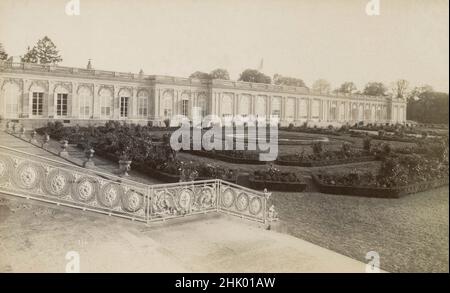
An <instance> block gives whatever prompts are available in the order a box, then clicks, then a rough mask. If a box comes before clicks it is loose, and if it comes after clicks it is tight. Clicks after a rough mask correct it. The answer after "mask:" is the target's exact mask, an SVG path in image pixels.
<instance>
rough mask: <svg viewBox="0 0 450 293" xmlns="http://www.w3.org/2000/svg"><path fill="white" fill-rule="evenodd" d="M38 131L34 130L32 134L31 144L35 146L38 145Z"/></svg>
mask: <svg viewBox="0 0 450 293" xmlns="http://www.w3.org/2000/svg"><path fill="white" fill-rule="evenodd" d="M36 134H37V133H36V130H33V131H32V132H31V134H30V135H31V138H30V142H31V143H33V144H35V143H37V141H36Z"/></svg>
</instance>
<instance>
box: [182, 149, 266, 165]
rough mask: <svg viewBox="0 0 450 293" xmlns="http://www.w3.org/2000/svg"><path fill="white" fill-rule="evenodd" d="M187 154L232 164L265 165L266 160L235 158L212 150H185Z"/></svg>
mask: <svg viewBox="0 0 450 293" xmlns="http://www.w3.org/2000/svg"><path fill="white" fill-rule="evenodd" d="M185 152H187V153H189V154H193V155H196V156H201V157H205V158H211V159H216V160H220V161H223V162H227V163H233V164H249V165H265V164H266V163H267V162H266V161H260V160H255V159H245V158H236V157H232V156H226V155H223V154H219V153H212V152H206V151H185Z"/></svg>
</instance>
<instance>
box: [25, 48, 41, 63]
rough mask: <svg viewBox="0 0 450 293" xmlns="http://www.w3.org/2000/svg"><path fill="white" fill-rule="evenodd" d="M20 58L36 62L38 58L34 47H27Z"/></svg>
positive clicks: (26, 61)
mask: <svg viewBox="0 0 450 293" xmlns="http://www.w3.org/2000/svg"><path fill="white" fill-rule="evenodd" d="M21 60H22V62H25V63H38V62H39V58H38V56H37V51H36V48H35V47H33V49H30V47H28V48H27V52H26V53H25V55H23V57H22V58H21Z"/></svg>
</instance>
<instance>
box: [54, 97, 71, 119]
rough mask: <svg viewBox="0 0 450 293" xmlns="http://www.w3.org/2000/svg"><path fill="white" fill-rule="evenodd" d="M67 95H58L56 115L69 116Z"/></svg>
mask: <svg viewBox="0 0 450 293" xmlns="http://www.w3.org/2000/svg"><path fill="white" fill-rule="evenodd" d="M67 100H68V95H67V94H57V96H56V115H58V116H67Z"/></svg>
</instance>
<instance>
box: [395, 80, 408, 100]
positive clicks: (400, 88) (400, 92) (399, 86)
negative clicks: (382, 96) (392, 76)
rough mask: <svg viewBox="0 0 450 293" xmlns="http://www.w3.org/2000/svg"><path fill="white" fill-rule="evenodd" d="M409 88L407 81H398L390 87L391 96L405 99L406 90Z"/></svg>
mask: <svg viewBox="0 0 450 293" xmlns="http://www.w3.org/2000/svg"><path fill="white" fill-rule="evenodd" d="M408 87H409V83H408V81H406V80H404V79H399V80H397V81H396V82H394V83H393V85H392V94H393V96H394V98H399V99H405V98H406V97H407V90H408Z"/></svg>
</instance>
